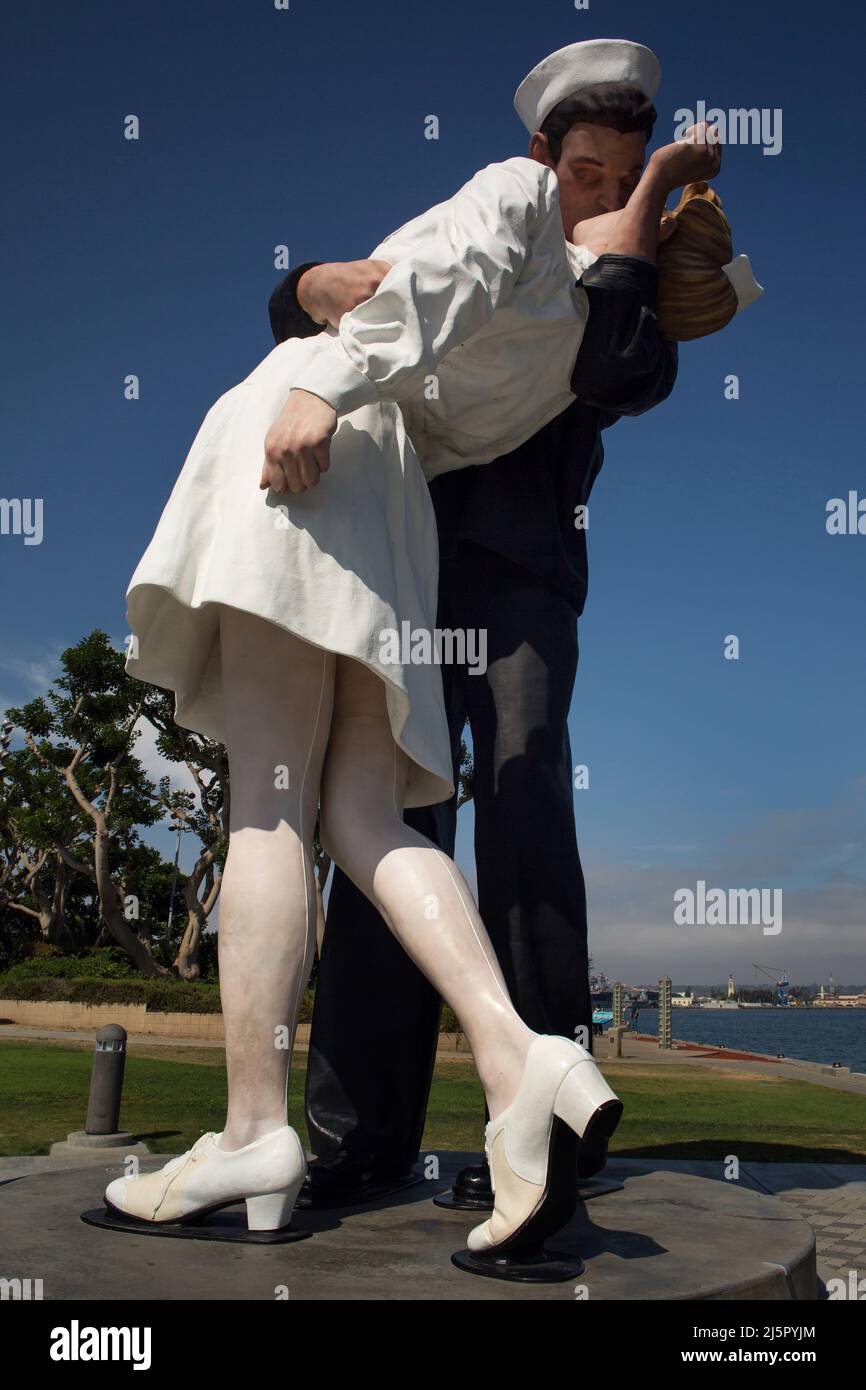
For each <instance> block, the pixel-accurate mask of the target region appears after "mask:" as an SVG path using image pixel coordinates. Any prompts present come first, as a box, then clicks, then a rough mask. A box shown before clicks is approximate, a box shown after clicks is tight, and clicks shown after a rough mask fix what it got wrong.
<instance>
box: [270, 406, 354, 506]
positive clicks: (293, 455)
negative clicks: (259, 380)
mask: <svg viewBox="0 0 866 1390" xmlns="http://www.w3.org/2000/svg"><path fill="white" fill-rule="evenodd" d="M336 428H337V412H336V411H335V410H334V408H333V406H330V405H328V402H327V401H323V400H322V398H321V396H314V395H313V394H312V392H310V391H290V392H289V399H288V400H287V401H286V404H285V405H284V406H283V408H282V410H281V411H280V413H279V415H278V416H277V418H276V420H275V421H274V423H273V424H272V425H271V428H270V429H269V430H268V432H267V434H266V435H265V461H264V464H263V465H262V476H261V480H260V482H259V487H260V488H261V489H262V490H263V491H264V490H265V489H266V488H273V490H274V492H306V490H307V488H310V487H315V486H316V484H317V483H318V481H319V476H320V475H321V474H322V473H327V471H328V468H329V467H330V463H331V436H332V435H333V433H334V431H335V430H336Z"/></svg>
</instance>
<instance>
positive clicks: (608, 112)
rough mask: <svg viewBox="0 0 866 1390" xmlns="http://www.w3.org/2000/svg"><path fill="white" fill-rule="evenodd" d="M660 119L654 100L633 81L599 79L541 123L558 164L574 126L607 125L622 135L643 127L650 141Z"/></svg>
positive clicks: (552, 155) (562, 104)
mask: <svg viewBox="0 0 866 1390" xmlns="http://www.w3.org/2000/svg"><path fill="white" fill-rule="evenodd" d="M657 120H658V112H657V111H656V109H655V107H654V106H653V104H652V102H651V101H650V100H649V98H648V97H645V96H644V94H643V92H641V91H639V89H638V88H637V87H635V86H633V85H632V84H631V83H630V82H599V83H597V84H596V85H595V86H594V87H584V89H583V91H582V92H578V93H577V95H576V96H573V97H566V99H565V101H561V102H560V103H559V105H558V106H554V108H553V110H552V111H551V113H550V115H549V116H546V117H545V119H544V121H543V122H542V125H541V133H542V135H546V136H547V143H548V145H549V147H550V156H551V159H552V160H553V162H554V164H556V163H558V162H559V158H560V156H561V154H562V142H563V140H564V139H565V137H566V135H567V134H568V132H569V131H570V130H571V128H572V126H575V125H578V124H580V123H583V124H585V125H604V126H608V127H610V128H611V129H612V130H618V131H619V132H620V134H622V135H629V134H630V133H631V132H632V131H635V130H643V131H646V138H647V140H649V138H650V135H651V134H652V129H653V126H654V125H655V123H656V121H657Z"/></svg>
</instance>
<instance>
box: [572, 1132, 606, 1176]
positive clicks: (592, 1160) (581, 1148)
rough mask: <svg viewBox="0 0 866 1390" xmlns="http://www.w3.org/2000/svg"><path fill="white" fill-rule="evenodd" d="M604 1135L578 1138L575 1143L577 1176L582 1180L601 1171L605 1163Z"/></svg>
mask: <svg viewBox="0 0 866 1390" xmlns="http://www.w3.org/2000/svg"><path fill="white" fill-rule="evenodd" d="M607 1145H608V1140H607V1138H606V1137H604V1138H599V1139H579V1140H578V1143H577V1176H578V1178H580V1179H582V1180H584V1181H585V1180H586V1179H587V1178H594V1177H596V1176H597V1174H599V1173H601V1172H602V1171H603V1169H604V1167H605V1165H606V1163H607Z"/></svg>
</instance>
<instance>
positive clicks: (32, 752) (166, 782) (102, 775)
mask: <svg viewBox="0 0 866 1390" xmlns="http://www.w3.org/2000/svg"><path fill="white" fill-rule="evenodd" d="M60 660H61V668H62V674H61V675H60V676H59V677H57V679H56V680H55V681H54V682H53V687H52V689H51V690H49V691H48V693H47V695H46V696H45V697H44V698H43V697H39V698H38V699H35V700H31V701H30V702H29V703H28V704H26V705H23V706H21V707H20V708H13V709H10V710H9V711H8V712H7V713H8V718H9V720H10V721H11V722H12V723H14V724H15V725H17V726H18V727H19V728H20V729H21V730H22V731H23V733H24V747H23V748H22V749H20V750H18V751H16V752H15V753H7V756H6V758H5V761H4V764H3V770H2V797H0V828H2V830H3V832H4V848H3V859H2V874H0V891H2V894H3V896H2V899H0V901H2V902H3V904H4V905H5V906H6V907H7V908H8V909H10V910H13V911H15V910H18V911H20V913H21V916H22V917H23V916H29V917H31V918H32V919H33V920H34V921H36V920H38V922H39V926H40V931H41V932H42V933H43V935H45V934H46V933H47V934H49V939H50V935H51V934H53V935H55V936H60V935H62V933H63V930H64V924H63V918H64V912H65V901H66V899H65V896H64V894H65V893H68V886H69V883H70V879H71V878H74V877H75V876H80V877H81V878H83V879H85V880H89V885H90V887H91V890H92V891H94V892H95V895H96V900H97V902H98V907H99V912H100V915H101V920H102V923H103V924H104V927H105V928H106V929H107V931H108V933H109V934H110V936H111V937H112V938H113V939H114V940H115V941H116V942H117V944H118V945H120V946H121V947H122V948H123V949H124V950H125V951H126V952H127V954H128V955H129V957H130V958H131V959H132V960H133V961H134V962H135V964H136V966H137V967H138V969H139V970H141V972H142V973H143V974H145V975H148V976H156V975H166V974H168V973H170V971H169V967H168V966H167V965H166V964H164V963H162V962H161V961H160V960H159V959H158V958H157V955H156V954H155V951H154V943H155V942H157V943H158V942H160V940H161V939H162V936H163V928H162V925H161V923H160V922H159V921H158V919H157V918H156V917H155V916H154V915H152V911H153V908H154V906H155V905H156V903H157V902H158V901H159V900H160V899H161V898H162V897H163V895H164V891H165V889H166V887H167V881H166V874H167V872H168V866H162V860H161V857H160V856H159V854H158V852H157V851H156V850H154V849H153V848H152V847H150V846H148V845H145V844H144V843H143V842H142V840H141V837H140V835H139V833H138V829H137V827H139V826H141V827H150V826H153V825H156V824H157V823H158V822H159V821H161V820H162V819H164V818H165V816H166V814H171V813H174V814H175V815H176V816H177V817H178V818H180V819H181V820H182V821H183V822H184V823H185V824H186V825H187V826H188V827H189V828H190V829H192V830H194V831H195V832H196V833H197V834H198V835H199V837H200V838H201V839H202V842H203V849H202V853H201V854H200V855H199V858H198V860H197V863H196V866H195V869H194V870H193V873H192V874H191V875H190V876H189V878H188V879H186V880H185V882H184V884H183V891H184V896H185V899H186V903H187V922H186V924H185V927H184V930H183V932H182V935H181V940H180V943H179V947H178V950H177V955H176V958H175V961H174V962H173V965H174V969H175V970H176V972H177V973H179V974H183V976H184V977H185V978H188V979H189V978H194V977H195V976H196V975H197V974H198V973H199V967H198V947H199V943H200V939H201V933H202V931H203V929H204V925H205V923H206V921H207V916H208V914H209V913H210V911H211V910H212V908H213V905H214V903H215V902H216V899H217V896H218V893H219V881H220V877H221V866H222V862H223V861H224V856H225V846H226V843H227V838H228V829H227V827H228V810H227V801H228V796H227V791H228V770H227V763H226V758H225V750H224V749H222V748H221V746H220V745H218V744H215V743H213V742H212V741H211V740H207V739H203V738H201V737H200V736H198V735H196V734H191V733H190V732H189V731H188V730H184V729H181V728H180V726H179V725H175V724H174V721H173V704H172V697H171V696H170V695H169V694H168V692H166V691H164V690H160V689H158V688H157V687H156V686H152V685H148V684H146V683H145V682H142V681H138V680H135V679H134V678H133V677H131V676H129V675H127V673H126V670H125V658H124V656H123V654H122V653H121V652H118V651H115V650H114V648H113V647H112V646H111V644H110V641H109V638H108V636H107V634H106V633H104V632H101V631H99V630H98V629H97V630H96V631H94V632H92V633H91V634H90V636H89V637H86V638H83V639H82V640H81V641H80V642H79V643H78V645H77V646H75V647H69V648H67V649H66V651H64V652H63V654H62V656H61V659H60ZM142 718H144V719H147V720H149V721H150V722H151V723H152V724H153V726H154V728H155V729H156V730H157V733H158V744H157V746H158V748H159V751H160V752H161V753H162V754H163V756H165V757H166V758H168V759H169V760H171V761H174V762H183V763H185V765H186V766H187V768H188V769H189V771H190V773H191V775H192V777H193V780H194V781H195V783H196V788H197V791H196V793H193V792H184V791H177V790H172V789H171V783H170V779H169V778H168V777H165V778H162V779H160V782H159V786H158V787H157V786H155V785H154V783H153V781H152V780H151V778H150V777H148V776H147V775H146V773H145V771H144V769H143V767H142V765H141V762H140V760H139V759H138V758H137V757H136V756H135V753H134V751H133V749H134V745H135V742H136V741H137V739H138V738H139V736H140V728H139V721H140V720H141V719H142ZM196 797H198V802H199V804H198V806H196ZM161 866H162V867H161ZM160 883H161V884H162V887H161V888H160ZM28 898H29V899H31V900H32V901H31V902H28V901H27V899H28ZM142 908H145V911H144V912H143V911H142ZM22 909H24V910H22Z"/></svg>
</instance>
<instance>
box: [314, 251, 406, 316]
mask: <svg viewBox="0 0 866 1390" xmlns="http://www.w3.org/2000/svg"><path fill="white" fill-rule="evenodd" d="M390 269H391V265H390V262H389V261H329V262H327V263H326V264H325V265H316V266H313V268H312V270H307V271H305V273H304V274H303V275H302V276H301V278H300V280H299V281H298V287H297V296H298V303H299V304H300V306H301V308H302V309H303V310H304V313H306V314H309V316H310V318H311V319H313V320H314V321H315V322H316V323H321V324H326V323H327V324H330V326H331V327H332V328H338V327H339V324H340V319H341V318H342V317H343V315H344V314H350V313H351V312H352V310H353V309H357V307H358V305H359V304H363V303H364V302H365V300H367V299H372V297H373V295H374V294H375V293H376V291H377V289H378V288H379V286H380V284H381V283H382V281H383V280H384V278H385V276H386V275H387V274H388V271H389V270H390Z"/></svg>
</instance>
